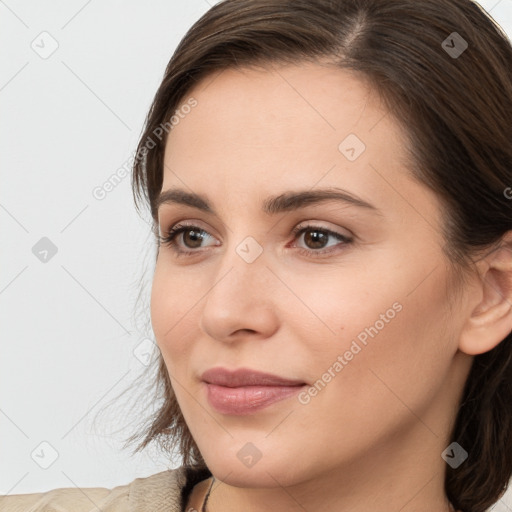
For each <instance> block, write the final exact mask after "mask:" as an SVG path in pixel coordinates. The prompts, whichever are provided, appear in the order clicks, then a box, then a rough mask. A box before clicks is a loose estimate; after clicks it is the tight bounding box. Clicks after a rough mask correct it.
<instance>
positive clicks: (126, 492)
mask: <svg viewBox="0 0 512 512" xmlns="http://www.w3.org/2000/svg"><path fill="white" fill-rule="evenodd" d="M187 475H188V472H187V470H186V468H184V467H183V466H181V467H179V468H176V469H168V470H166V471H162V472H160V473H155V474H154V475H150V476H148V477H144V478H136V479H135V480H133V481H132V482H130V483H127V484H125V485H119V486H117V487H114V488H112V489H107V488H105V487H83V488H80V487H65V488H59V489H52V490H50V491H47V492H40V493H32V494H10V495H4V496H2V495H0V512H91V511H97V510H101V511H102V512H135V511H136V512H146V511H147V512H150V511H151V512H160V511H161V512H163V511H165V512H181V503H182V501H181V500H182V490H183V488H184V487H185V485H186V483H187Z"/></svg>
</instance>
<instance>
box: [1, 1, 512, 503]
mask: <svg viewBox="0 0 512 512" xmlns="http://www.w3.org/2000/svg"><path fill="white" fill-rule="evenodd" d="M210 2H211V3H208V2H207V1H206V0H180V1H178V0H172V1H169V0H153V1H152V2H151V3H146V2H142V1H138V2H137V1H134V0H131V1H124V2H121V1H120V0H108V1H101V2H100V1H98V0H89V1H86V0H72V1H69V0H68V1H63V0H60V1H58V0H52V1H46V2H39V1H36V0H31V1H20V0H5V1H4V0H0V20H1V28H0V43H1V48H2V52H1V55H0V102H1V110H0V112H1V120H0V169H1V187H0V226H1V244H2V245H1V248H2V250H1V254H0V258H1V259H0V321H1V326H2V330H1V337H0V348H1V353H0V439H1V445H0V450H1V451H0V494H7V493H13V494H19V493H27V492H41V491H47V490H49V489H53V488H58V487H74V486H79V487H89V486H93V487H94V486H102V487H113V486H116V485H123V484H126V483H128V482H130V481H132V480H133V479H134V478H137V477H144V476H148V475H151V474H153V473H156V472H158V471H163V470H165V469H167V468H169V467H176V466H177V465H178V461H174V462H170V461H167V460H166V459H165V457H163V456H161V455H159V454H158V453H156V451H155V450H149V451H146V452H144V453H142V454H137V455H136V456H134V457H131V456H130V453H129V451H128V450H125V451H123V450H122V449H121V445H122V439H124V438H125V437H126V435H128V434H130V433H131V431H130V430H129V429H126V431H123V432H122V433H120V434H115V433H114V432H115V430H118V429H119V428H121V427H123V426H124V427H126V425H127V421H128V419H127V418H126V417H125V416H121V412H123V413H124V412H125V410H124V409H119V408H117V409H116V408H115V407H114V408H113V409H112V410H113V411H114V412H113V413H112V414H114V415H113V416H111V417H109V419H108V420H107V419H105V422H104V423H103V424H101V423H100V424H99V425H96V426H95V427H94V426H93V425H92V419H93V418H94V414H95V413H96V412H97V411H98V408H100V407H101V406H104V405H105V403H106V402H107V401H108V400H110V399H112V398H114V397H115V396H117V395H118V394H119V393H120V392H121V391H122V390H123V389H126V388H127V387H128V385H129V384H130V382H132V381H133V379H134V378H135V377H136V376H137V375H139V374H140V372H141V371H142V370H143V369H144V368H145V365H144V363H143V362H141V361H140V360H139V358H137V357H136V356H135V355H134V350H135V351H137V350H141V351H142V352H144V350H142V349H137V346H138V345H139V344H140V343H141V341H142V340H143V339H144V338H146V335H147V332H146V331H144V329H143V325H144V318H143V317H142V318H140V319H139V320H137V318H136V317H137V315H136V313H137V308H136V299H137V295H138V292H139V288H140V287H141V283H140V280H141V279H143V287H142V288H143V302H142V314H143V315H144V314H146V316H149V311H148V310H147V307H148V304H149V288H150V286H151V272H152V269H153V266H152V265H153V260H154V248H153V240H152V238H151V234H150V231H149V226H148V224H147V221H146V220H144V218H145V219H148V218H149V214H146V215H145V216H144V218H141V217H139V216H138V214H137V212H136V211H135V207H134V204H133V199H132V193H131V188H130V182H131V178H130V174H129V173H128V175H127V176H126V177H125V178H124V179H123V180H122V181H121V183H119V184H118V185H117V186H116V187H115V188H114V189H113V190H112V191H110V192H109V193H107V194H106V197H105V198H104V199H102V200H98V199H96V198H95V197H94V196H93V194H92V191H93V189H94V188H95V187H98V186H101V185H102V184H103V183H104V182H105V181H107V180H108V179H109V177H110V176H111V175H112V174H114V173H115V172H116V171H117V170H118V169H119V168H120V167H122V166H123V164H125V162H126V161H127V160H128V159H129V157H130V156H131V155H132V154H133V151H134V150H135V147H136V144H137V141H138V137H139V135H140V133H141V129H142V125H143V121H144V118H145V116H146V113H147V110H148V108H149V106H150V103H151V100H152V98H153V96H154V93H155V92H156V89H157V87H158V85H159V83H160V80H161V78H162V75H163V72H164V69H165V66H166V64H167V62H168V61H169V59H170V57H171V55H172V53H173V51H174V49H175V47H176V45H177V44H178V42H179V41H180V39H181V38H182V37H183V35H184V34H185V32H186V31H187V30H188V28H189V27H190V26H191V25H192V24H193V23H194V22H195V21H196V20H197V19H198V18H199V17H200V16H201V15H202V14H203V13H204V12H206V11H207V10H208V9H209V8H210V5H213V3H214V1H213V0H210ZM481 5H483V6H484V7H485V8H486V9H487V10H488V11H490V12H491V14H492V15H493V17H494V18H495V19H496V21H498V23H500V24H501V26H502V27H503V28H504V29H505V30H506V31H507V33H508V34H509V36H511V35H512V0H501V1H499V0H490V1H482V2H481ZM42 32H48V33H49V34H50V35H51V36H46V35H42V36H41V35H40V34H41V33H42ZM53 40H55V41H56V42H57V43H58V48H57V50H56V51H55V52H54V53H53V54H52V55H51V56H49V57H48V58H41V57H40V56H39V54H38V53H36V51H34V49H33V48H32V46H31V45H33V46H35V48H36V49H37V50H38V51H39V52H44V51H49V50H50V49H51V45H52V44H57V43H53ZM33 41H34V43H33ZM43 237H47V238H49V239H50V240H51V241H52V243H53V244H54V245H55V246H56V247H57V253H56V254H55V255H54V256H53V257H51V258H49V260H48V261H47V262H45V263H43V262H41V261H40V260H39V259H38V258H37V257H36V256H35V255H34V254H33V252H32V247H33V246H34V245H35V244H36V243H37V242H38V241H39V240H40V239H41V238H43ZM41 257H42V256H41ZM144 301H146V304H145V307H146V309H145V310H144ZM138 307H139V308H140V307H141V306H140V305H139V306H138ZM142 347H143V348H144V349H145V345H143V346H142ZM136 353H137V354H138V353H139V352H136ZM153 357H154V355H153ZM146 364H147V363H146ZM139 402H140V400H139ZM139 405H147V404H139ZM115 411H117V413H116V412H115ZM133 411H135V412H134V416H135V417H137V413H136V409H133ZM139 417H140V415H139ZM41 442H47V443H49V444H50V445H51V446H52V447H53V449H55V450H56V452H57V453H58V458H57V459H56V460H55V462H53V464H51V465H50V466H49V467H48V468H47V469H43V468H42V467H40V465H38V464H37V463H36V462H35V460H37V461H39V463H40V464H43V465H44V463H45V460H46V462H49V461H50V460H51V459H50V458H51V455H52V448H48V446H46V445H40V443H41ZM34 450H36V451H35V453H34V458H32V456H31V454H32V453H33V452H34ZM507 497H510V498H509V499H508V503H509V505H510V507H509V506H507V505H506V504H505V503H504V502H502V503H500V504H498V505H497V506H496V507H495V509H494V510H495V511H500V512H501V511H506V510H507V511H509V510H512V499H511V498H512V493H509V494H508V495H507Z"/></svg>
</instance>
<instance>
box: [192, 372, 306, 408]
mask: <svg viewBox="0 0 512 512" xmlns="http://www.w3.org/2000/svg"><path fill="white" fill-rule="evenodd" d="M201 378H202V380H203V382H204V383H205V388H206V397H207V399H208V402H209V403H210V405H211V406H212V407H213V408H214V409H215V410H217V412H220V413H221V414H228V415H247V414H254V413H256V412H257V411H259V410H261V409H264V408H266V407H268V406H269V405H271V404H273V403H275V402H280V401H281V400H284V399H286V398H289V397H291V396H293V395H295V394H297V393H298V392H299V390H300V389H302V388H303V386H305V385H306V383H305V382H304V381H300V380H297V379H286V378H284V377H280V376H278V375H272V374H270V373H264V372H260V371H256V370H250V369H246V368H239V369H237V370H234V371H230V370H227V369H225V368H211V369H210V370H207V371H206V372H204V373H203V374H202V376H201Z"/></svg>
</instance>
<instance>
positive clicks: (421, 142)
mask: <svg viewBox="0 0 512 512" xmlns="http://www.w3.org/2000/svg"><path fill="white" fill-rule="evenodd" d="M454 32H456V33H457V35H454V34H453V33H454ZM450 38H451V39H450ZM454 41H455V42H454ZM463 41H465V42H466V43H467V45H468V47H467V49H465V51H463V52H462V53H461V54H459V55H456V54H453V53H450V48H451V49H455V50H457V49H464V46H461V42H462V43H463ZM455 50H454V51H455ZM319 59H328V60H329V62H330V63H332V64H334V65H336V66H338V67H339V68H342V69H348V70H351V71H353V72H355V73H357V74H358V75H359V76H360V77H361V79H365V80H368V81H369V83H370V84H371V85H372V87H373V88H374V90H376V91H378V92H379V94H380V95H381V97H382V98H383V99H384V100H385V101H386V105H387V106H388V108H389V111H390V113H391V114H392V115H393V116H394V118H396V120H397V121H398V122H399V123H401V125H402V126H403V127H404V128H405V131H406V133H407V134H408V136H409V142H410V147H409V148H408V151H410V155H411V162H412V169H411V171H412V173H413V176H414V177H415V178H416V179H418V180H419V181H420V182H421V183H423V184H424V185H426V186H427V187H429V188H431V189H432V190H434V191H435V192H436V194H437V195H438V197H439V198H440V200H441V202H442V204H443V207H444V209H445V225H444V226H443V229H444V235H445V240H446V245H445V247H444V248H443V249H444V250H445V251H446V254H447V255H448V256H449V261H450V262H451V263H452V265H453V266H454V268H455V269H456V270H457V271H458V274H457V275H458V276H459V277H464V275H465V272H466V271H469V270H470V269H471V268H472V266H471V263H473V262H474V261H473V260H472V258H471V256H472V255H473V254H476V251H477V250H481V249H488V248H490V247H491V248H493V247H496V245H497V244H499V243H500V242H501V237H502V236H503V235H504V234H505V233H506V232H507V231H508V230H512V208H511V207H512V200H510V198H509V197H507V194H506V193H505V191H506V190H510V189H509V188H508V187H510V186H511V185H512V144H511V142H510V134H511V133H512V71H511V70H512V47H511V44H510V41H509V40H508V38H507V36H506V34H505V33H504V32H503V30H502V29H501V28H500V26H499V25H498V24H497V23H496V22H495V21H494V20H493V19H492V18H491V16H490V15H489V14H488V13H486V12H485V11H484V10H483V9H482V8H481V7H480V6H479V5H478V4H477V3H475V2H472V1H470V0H421V1H420V2H419V1H417V0H224V1H221V2H220V3H218V4H217V5H215V6H214V7H212V8H211V9H210V10H209V11H208V12H206V13H205V14H204V15H203V16H202V17H201V18H200V19H199V20H198V21H197V22H196V23H195V24H194V25H193V26H192V27H191V28H190V30H189V31H188V32H187V34H186V35H185V36H184V37H183V39H182V40H181V42H180V43H179V45H178V47H177V48H176V50H175V52H174V54H173V56H172V58H171V60H170V62H169V64H168V66H167V69H166V70H165V75H164V77H163V80H162V83H161V85H160V87H159V89H158V91H157V93H156V96H155V98H154V101H153V103H152V106H151V108H150V111H149V113H148V116H147V119H146V123H145V129H144V132H143V134H142V137H141V139H140V142H139V145H138V148H137V158H136V159H135V163H134V167H133V194H134V200H135V204H136V207H137V210H139V201H140V200H141V199H142V198H143V199H144V201H145V203H147V205H148V206H149V209H150V212H151V217H152V227H153V234H154V235H155V239H157V234H158V216H157V211H156V208H155V200H156V198H157V196H158V195H159V193H160V192H161V188H162V181H163V155H164V149H165V142H166V137H165V135H164V136H162V130H161V127H162V126H163V127H164V128H165V127H166V128H169V120H170V119H171V117H172V116H173V114H175V111H176V110H177V108H178V106H179V105H180V102H182V101H183V99H184V98H185V96H186V94H187V92H188V91H189V90H190V89H191V87H192V86H194V85H195V84H196V83H197V82H198V81H199V80H201V79H203V78H205V77H206V76H207V75H209V74H213V73H214V72H218V71H222V70H223V69H226V68H237V67H243V66H256V65H265V64H273V63H283V64H284V63H292V64H300V63H301V62H305V61H310V62H315V61H317V62H318V61H319ZM166 123H167V124H166ZM159 127H160V129H159ZM164 132H165V134H167V133H168V129H165V130H164ZM148 141H152V142H151V144H149V145H148ZM511 343H512V334H510V335H508V336H507V337H506V338H505V339H504V340H503V341H502V342H501V343H500V344H499V345H498V346H496V347H495V348H494V349H493V350H491V351H489V352H487V353H484V354H480V355H477V356H475V358H474V361H473V366H472V368H471V372H470V374H469V376H468V380H467V382H466V385H465V388H464V393H463V398H462V401H461V404H460V407H459V410H458V412H457V416H456V421H455V424H454V428H453V431H452V433H451V440H452V441H456V442H457V443H459V444H460V445H461V446H462V447H463V448H466V450H467V451H468V452H469V458H468V459H467V460H466V461H465V462H464V463H463V464H462V465H461V466H460V467H459V468H457V469H452V468H451V467H448V466H447V473H446V478H445V491H446V494H447V497H448V499H449V500H450V501H451V503H452V504H453V505H454V506H455V507H456V508H457V509H462V510H464V511H465V512H484V511H485V510H486V509H487V508H488V507H490V506H491V505H492V504H494V503H495V502H496V501H497V500H498V499H499V498H500V497H501V496H502V495H503V494H504V492H505V490H506V489H507V486H508V482H509V479H510V477H511V474H512V408H511V404H512V350H511ZM153 369H154V368H153V367H152V366H150V367H149V368H148V371H153ZM152 382H153V385H154V386H155V390H154V392H155V394H153V395H151V396H152V397H154V399H153V402H154V401H155V400H156V403H159V404H160V405H159V408H158V409H157V410H156V412H155V413H154V414H153V415H152V416H151V417H150V418H149V421H148V423H147V425H146V426H145V428H144V429H142V431H140V432H138V433H137V434H135V435H133V436H131V437H130V438H129V440H128V442H129V443H132V442H134V441H135V440H140V439H142V442H141V443H140V444H139V445H138V447H137V448H136V450H135V451H139V450H142V449H143V448H145V447H146V446H147V445H148V444H149V443H150V442H152V441H156V442H157V443H158V445H159V447H160V448H161V449H162V450H164V451H166V452H168V453H169V454H171V450H172V449H173V448H174V447H176V446H178V449H179V454H180V456H181V457H182V460H183V464H184V465H185V466H190V467H196V468H203V469H206V465H205V462H204V460H203V458H202V456H201V454H200V452H199V449H198V447H197V445H196V443H195V442H194V440H193V438H192V436H191V434H190V431H189V430H188V428H187V425H186V423H185V420H184V418H183V416H182V413H181V411H180V408H179V405H178V403H177V401H176V397H175V395H174V392H173V389H172V386H171V382H170V380H169V376H168V373H167V368H166V366H165V363H164V360H163V358H162V356H161V355H160V354H159V355H158V359H157V368H156V379H155V377H154V376H153V378H152Z"/></svg>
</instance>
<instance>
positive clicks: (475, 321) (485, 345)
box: [459, 231, 512, 355]
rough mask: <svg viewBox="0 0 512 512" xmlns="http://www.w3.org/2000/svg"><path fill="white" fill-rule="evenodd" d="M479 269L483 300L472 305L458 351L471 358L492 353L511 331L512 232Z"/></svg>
mask: <svg viewBox="0 0 512 512" xmlns="http://www.w3.org/2000/svg"><path fill="white" fill-rule="evenodd" d="M479 267H480V268H481V274H480V285H479V295H480V301H479V302H478V304H476V305H474V304H473V308H472V310H470V314H469V316H468V318H467V320H466V322H465V325H464V327H463V330H462V332H461V335H460V339H459V349H460V350H461V351H462V352H464V353H466V354H469V355H477V354H483V353H485V352H488V351H490V350H492V349H493V348H494V347H496V346H497V345H499V344H500V343H501V342H502V341H503V340H504V339H505V338H506V337H507V336H508V335H509V334H510V333H511V332H512V231H509V232H508V233H507V236H505V237H503V239H502V243H501V244H500V245H499V247H498V248H497V249H495V250H493V251H492V252H491V253H490V254H488V255H487V256H486V257H485V258H484V259H483V260H481V261H479Z"/></svg>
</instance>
